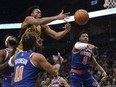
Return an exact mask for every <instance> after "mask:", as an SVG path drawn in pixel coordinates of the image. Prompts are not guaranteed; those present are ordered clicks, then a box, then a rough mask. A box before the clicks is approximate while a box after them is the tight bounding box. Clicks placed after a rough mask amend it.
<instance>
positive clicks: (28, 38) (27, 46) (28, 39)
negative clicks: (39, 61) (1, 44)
mask: <svg viewBox="0 0 116 87" xmlns="http://www.w3.org/2000/svg"><path fill="white" fill-rule="evenodd" d="M34 35H35V34H34V33H27V34H25V35H24V36H23V38H22V45H23V50H24V51H27V50H33V46H34V45H36V37H35V36H34Z"/></svg>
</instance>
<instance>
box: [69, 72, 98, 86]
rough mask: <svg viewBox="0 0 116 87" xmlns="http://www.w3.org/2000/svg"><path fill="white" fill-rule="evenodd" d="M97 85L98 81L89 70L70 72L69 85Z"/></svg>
mask: <svg viewBox="0 0 116 87" xmlns="http://www.w3.org/2000/svg"><path fill="white" fill-rule="evenodd" d="M82 85H83V86H84V87H98V82H97V81H96V79H95V78H94V77H93V76H92V74H91V73H90V72H83V73H74V72H70V87H82Z"/></svg>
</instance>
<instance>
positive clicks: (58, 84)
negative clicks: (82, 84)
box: [49, 74, 70, 87]
mask: <svg viewBox="0 0 116 87" xmlns="http://www.w3.org/2000/svg"><path fill="white" fill-rule="evenodd" d="M49 87H70V86H69V84H68V83H67V81H66V80H65V79H64V78H63V77H61V76H59V75H58V74H57V75H56V76H53V80H52V82H51V85H50V86H49Z"/></svg>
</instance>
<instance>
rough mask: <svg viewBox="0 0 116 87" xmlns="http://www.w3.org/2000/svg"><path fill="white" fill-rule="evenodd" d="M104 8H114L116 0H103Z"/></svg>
mask: <svg viewBox="0 0 116 87" xmlns="http://www.w3.org/2000/svg"><path fill="white" fill-rule="evenodd" d="M103 6H104V8H115V7H116V0H105V3H104V5H103Z"/></svg>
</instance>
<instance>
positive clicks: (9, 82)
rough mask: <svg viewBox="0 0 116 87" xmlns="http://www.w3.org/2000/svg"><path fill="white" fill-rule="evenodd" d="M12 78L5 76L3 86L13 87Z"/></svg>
mask: <svg viewBox="0 0 116 87" xmlns="http://www.w3.org/2000/svg"><path fill="white" fill-rule="evenodd" d="M11 80H12V79H11V78H10V77H3V78H2V87H11Z"/></svg>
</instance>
